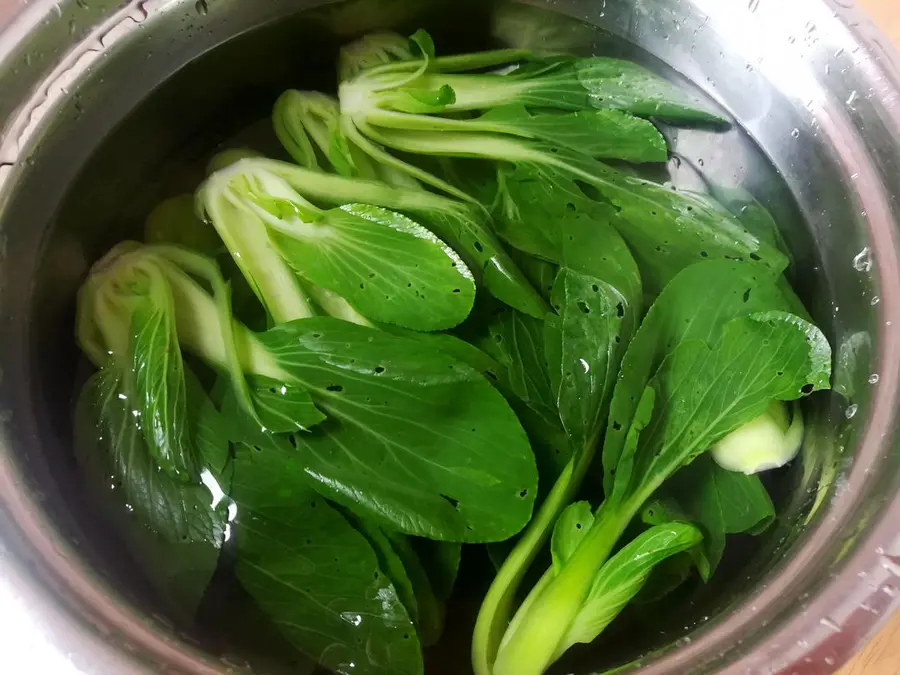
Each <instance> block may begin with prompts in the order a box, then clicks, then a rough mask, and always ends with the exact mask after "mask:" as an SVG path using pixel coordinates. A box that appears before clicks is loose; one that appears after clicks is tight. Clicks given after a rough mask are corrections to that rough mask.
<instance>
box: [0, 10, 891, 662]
mask: <svg viewBox="0 0 900 675" xmlns="http://www.w3.org/2000/svg"><path fill="white" fill-rule="evenodd" d="M806 1H807V2H808V3H809V4H810V6H816V5H818V6H820V7H822V6H824V7H829V8H832V9H834V10H835V14H836V16H837V15H840V16H839V18H840V19H841V21H842V23H843V25H844V27H845V29H846V30H847V32H848V34H849V35H850V36H852V38H853V40H854V41H855V42H856V43H857V44H860V45H862V48H863V49H865V50H867V51H868V52H869V53H870V54H871V55H872V56H873V57H874V58H870V59H868V61H867V66H866V68H865V69H864V76H865V80H866V82H868V83H871V84H872V85H873V87H874V86H875V85H878V86H879V87H882V88H883V87H885V86H887V87H888V88H889V89H890V90H891V91H893V92H898V91H900V58H898V55H897V53H896V52H895V51H894V50H893V49H891V48H885V47H884V45H886V44H889V42H888V41H887V39H886V38H885V37H884V36H883V35H882V34H881V33H880V32H879V31H878V29H877V28H875V27H874V25H873V24H872V22H871V20H870V19H869V18H868V17H867V16H865V15H863V14H862V13H861V12H860V11H859V10H856V9H852V8H847V7H846V6H845V5H844V4H842V1H841V0H806ZM171 4H173V2H172V0H145V1H144V2H138V1H137V0H132V1H131V2H129V3H128V4H127V5H126V6H125V7H123V8H122V9H121V10H119V11H118V12H116V13H115V15H114V16H112V17H110V19H109V20H107V21H105V22H104V23H103V24H102V25H100V26H98V27H97V28H96V29H95V30H94V31H92V32H91V34H90V35H88V36H86V37H85V38H84V39H83V40H81V41H80V43H79V47H83V46H84V45H87V44H91V45H98V44H99V45H101V46H102V49H101V50H99V51H98V50H97V49H96V47H93V48H92V49H90V50H85V49H82V50H81V51H80V52H79V51H78V47H76V49H75V50H73V51H72V52H69V53H68V54H66V55H65V56H64V58H63V59H62V60H61V61H60V63H59V64H58V66H57V67H56V68H55V69H54V70H53V71H52V72H51V73H50V74H48V75H47V76H46V77H45V78H44V79H43V81H42V83H41V84H40V85H39V86H38V87H37V88H36V90H35V91H37V92H39V93H37V94H34V95H33V96H32V97H31V101H30V102H29V103H28V104H26V105H25V106H23V107H22V108H21V109H20V113H19V115H18V116H17V117H13V118H12V119H11V120H10V121H8V123H7V125H6V127H5V128H4V129H3V135H2V136H0V209H2V208H3V205H4V198H5V197H6V196H7V195H8V193H9V192H10V191H11V186H12V181H13V179H14V178H15V175H16V174H17V169H18V168H19V167H18V166H17V165H18V164H19V161H20V160H21V158H22V154H23V152H24V150H25V148H26V146H27V145H28V138H30V136H29V135H28V134H29V133H36V132H37V131H38V130H39V129H40V126H41V124H42V122H43V121H44V120H45V119H49V118H51V117H52V115H53V112H54V111H55V110H56V109H57V104H58V103H59V101H61V100H63V99H64V98H65V97H66V96H67V94H66V92H65V88H64V87H62V86H54V85H59V84H60V83H61V82H64V84H65V85H67V86H68V85H69V84H70V83H76V82H77V80H78V77H80V76H82V75H84V74H85V73H86V72H87V70H88V67H89V65H90V64H91V63H93V62H94V60H96V59H97V58H100V56H102V55H103V53H105V52H106V51H108V50H109V48H110V47H111V46H112V45H113V44H115V43H116V42H117V41H118V40H119V39H122V38H124V37H125V36H126V35H127V34H128V33H129V32H132V31H133V29H135V28H137V26H138V25H139V23H140V22H139V21H136V19H135V12H136V11H138V10H139V11H140V12H142V13H143V16H144V18H147V16H149V15H150V14H152V13H153V12H156V11H165V9H166V6H167V5H171ZM751 4H752V3H751ZM56 7H57V2H55V1H54V0H33V1H32V2H27V0H26V5H25V6H24V7H23V8H20V11H19V13H18V14H16V13H15V12H16V8H15V7H14V6H12V5H11V4H9V3H6V4H4V3H0V63H2V61H3V60H4V58H6V57H7V56H8V55H9V53H10V50H11V48H12V46H13V45H14V44H15V43H16V41H17V40H18V39H20V38H21V36H22V35H26V34H28V33H29V32H30V31H32V30H34V29H35V28H36V27H38V26H40V24H41V22H42V21H44V20H45V19H46V18H47V17H50V16H52V15H53V14H54V13H55V12H56V11H58V10H57V9H56ZM129 21H130V22H131V23H130V25H129ZM4 26H5V28H4ZM117 26H121V27H122V30H121V31H120V32H118V33H116V34H115V39H113V40H110V41H103V42H101V41H100V40H99V37H100V36H101V35H105V36H108V35H110V30H111V28H115V27H117ZM85 54H90V59H89V60H88V61H83V60H79V59H83V57H84V56H85ZM22 111H28V112H27V114H25V113H24V112H22ZM38 111H39V112H40V114H39V115H38V116H37V117H35V113H36V112H38ZM881 111H882V114H883V116H882V123H883V124H884V125H885V126H887V127H888V128H889V129H890V130H891V132H892V136H891V137H892V139H893V142H894V145H895V146H897V147H898V148H900V108H898V107H897V106H894V105H887V104H885V105H884V106H883V107H882V109H881ZM815 114H816V117H817V120H818V121H819V123H820V125H821V128H822V134H823V135H826V136H828V137H829V138H830V139H833V140H843V141H846V142H844V143H843V144H837V145H836V146H835V151H836V153H837V155H838V161H840V162H841V164H842V165H844V166H845V167H847V169H848V174H850V173H858V174H859V175H860V179H859V180H858V181H857V182H856V189H857V195H856V196H857V198H858V199H859V203H860V205H861V206H862V208H863V209H865V211H866V213H867V214H868V223H869V234H870V239H871V242H872V244H871V245H872V247H873V249H874V251H875V252H876V258H877V266H876V272H877V280H878V286H879V296H880V303H879V308H878V319H879V323H878V332H877V344H878V350H879V353H878V360H879V373H880V382H879V386H878V387H876V388H875V389H874V390H873V395H872V398H871V401H870V409H869V415H868V419H867V423H866V427H865V433H864V435H863V437H862V439H861V440H860V442H859V443H858V446H857V448H856V451H855V453H854V458H855V460H854V463H853V466H852V468H851V469H850V471H849V472H848V473H847V475H846V484H847V485H848V486H854V485H862V484H864V482H865V476H866V474H867V473H868V471H869V467H870V466H871V465H872V464H873V463H874V462H875V461H876V459H878V458H879V457H880V456H881V455H883V454H884V453H885V452H887V451H888V450H889V449H890V448H891V447H892V446H893V445H894V444H895V442H896V439H895V435H896V431H895V427H896V423H895V417H896V416H895V411H896V410H897V409H898V407H900V339H898V336H897V334H896V331H897V329H898V328H900V245H898V244H900V241H898V231H897V222H898V221H897V217H896V216H895V215H894V213H893V211H892V207H891V204H890V203H889V200H888V199H887V198H886V195H885V194H884V192H883V191H881V190H879V189H878V187H877V186H878V185H879V179H878V177H877V176H876V172H875V169H874V167H872V166H871V165H870V164H869V163H868V162H867V161H866V156H865V148H863V147H861V146H860V145H859V144H858V143H854V141H853V138H854V134H853V133H846V132H844V131H842V129H843V127H844V126H846V124H847V123H848V122H847V120H846V117H845V116H844V115H843V114H839V113H838V111H837V110H835V109H832V108H830V107H829V104H828V103H824V104H822V106H821V107H820V108H819V109H817V110H816V111H815ZM13 136H15V137H16V139H17V143H15V144H11V143H10V142H9V141H10V138H11V137H13ZM848 139H849V140H848ZM3 434H4V430H3V428H2V426H0V518H2V520H3V524H2V528H0V530H2V532H3V534H4V538H5V541H4V540H0V554H5V553H6V551H5V550H4V549H5V548H6V549H9V550H10V551H12V550H13V549H15V551H16V554H17V555H18V559H15V558H14V556H13V555H0V584H2V585H5V586H8V587H11V588H15V589H17V595H21V596H22V597H25V598H28V599H29V602H31V603H34V604H36V605H38V606H39V608H40V615H41V618H42V622H44V625H45V626H46V627H47V628H48V630H47V632H48V633H50V634H52V636H51V642H53V643H55V645H56V646H58V647H59V648H60V651H61V652H63V653H66V654H70V655H72V656H73V658H74V659H75V660H83V661H84V662H86V663H89V664H90V666H91V667H92V668H93V667H95V666H97V665H99V666H100V667H101V668H102V669H103V670H101V671H99V672H110V673H113V672H116V673H129V672H133V673H139V672H159V670H160V669H161V668H165V672H186V673H194V674H197V675H221V674H223V673H233V672H234V665H233V664H228V663H223V662H222V661H219V660H217V659H215V658H213V657H211V656H209V655H208V654H205V653H203V652H202V651H201V650H199V649H198V648H196V647H195V646H193V645H191V644H189V643H187V642H185V641H184V640H183V639H181V638H180V637H179V636H176V635H174V634H173V633H172V632H171V631H170V630H168V629H163V628H162V627H161V626H160V625H158V622H157V621H156V620H155V619H153V618H148V617H144V616H142V615H141V614H140V613H139V612H138V611H137V610H136V609H135V608H134V607H132V606H131V605H130V604H128V603H123V602H122V599H121V598H120V597H119V595H118V594H117V593H116V592H115V591H114V590H113V589H111V588H110V587H109V586H108V584H107V583H106V582H105V581H104V580H103V579H101V578H100V577H99V576H98V575H96V573H94V572H93V571H92V570H86V569H85V568H84V567H83V566H82V565H81V564H79V562H78V555H77V553H76V552H75V551H73V550H72V549H71V545H70V544H69V543H68V542H65V541H63V540H62V539H61V537H58V535H57V533H56V530H55V528H54V525H53V523H52V522H50V520H49V518H48V517H47V516H46V514H45V513H44V512H43V511H42V509H41V508H40V504H39V503H37V502H36V501H35V500H34V499H33V498H31V497H30V496H29V495H28V494H26V492H25V490H24V489H23V487H22V484H21V481H20V479H19V473H20V472H19V469H18V467H17V466H16V463H15V461H14V460H13V458H12V452H11V449H10V447H9V443H8V439H6V438H5V437H4V435H3ZM853 492H854V491H853V490H852V489H847V490H845V491H844V492H843V493H842V494H838V495H836V496H835V498H834V499H833V501H832V502H831V504H830V506H829V513H830V514H831V516H832V517H829V518H825V519H822V521H821V522H820V523H818V524H817V525H816V526H815V533H814V536H809V537H807V538H806V539H805V541H804V542H803V543H802V544H801V545H798V546H797V547H796V550H795V551H794V552H793V555H792V556H791V559H790V560H789V561H788V562H787V563H786V564H785V565H784V566H783V567H782V568H781V569H780V570H779V571H778V573H777V575H773V576H772V577H771V578H770V580H769V583H768V585H766V586H765V587H763V588H761V589H760V590H758V591H757V592H756V593H754V594H753V595H752V596H751V597H749V598H748V599H747V600H746V601H745V602H743V603H742V604H741V606H740V607H738V608H735V609H734V610H733V611H732V612H730V613H728V614H727V615H725V616H724V617H723V618H722V619H721V621H719V622H718V623H717V624H716V625H715V626H712V627H709V628H708V629H706V630H704V631H701V632H700V634H699V635H698V637H696V638H695V639H693V640H692V641H691V642H690V643H688V644H684V645H681V646H680V647H679V648H678V649H677V650H673V651H670V652H669V653H667V654H666V655H665V656H663V657H662V658H660V659H658V660H656V661H654V662H651V663H648V664H647V665H646V666H644V668H643V669H642V670H643V671H644V672H646V673H647V675H664V674H666V673H673V672H687V669H689V668H697V667H701V666H703V665H704V664H705V663H708V662H709V660H710V658H711V655H712V656H715V655H719V654H723V653H725V652H726V651H728V650H730V649H732V648H733V647H734V646H735V645H736V644H740V643H741V640H742V638H743V636H744V635H748V634H750V633H751V632H753V631H758V630H762V628H763V626H762V625H760V620H759V619H757V618H755V617H754V614H755V613H757V610H759V614H763V610H764V609H765V608H767V607H771V606H775V605H778V604H779V603H780V601H781V600H782V599H783V598H785V597H790V595H791V592H792V589H793V588H794V586H795V585H796V583H797V580H798V579H801V578H803V577H804V576H805V568H806V567H807V566H809V565H810V563H811V562H813V561H815V560H817V559H821V558H823V557H824V556H825V554H826V552H827V549H828V548H829V547H831V546H832V545H833V543H834V540H835V538H836V537H837V536H838V535H839V533H840V532H841V530H842V529H845V528H846V527H847V524H848V523H849V522H850V519H851V518H852V517H853V515H855V512H854V508H853V507H854V500H853ZM898 519H900V493H898V494H896V495H895V496H894V497H893V498H892V499H891V500H890V501H889V502H888V503H887V504H885V505H884V506H883V507H882V508H881V509H880V510H879V512H878V523H877V525H875V526H874V527H873V528H872V529H871V530H870V531H869V532H867V533H866V534H865V535H864V536H862V537H861V538H860V540H859V543H857V544H856V548H855V552H854V553H853V554H852V555H850V556H849V557H848V558H847V559H846V561H845V562H844V564H843V567H842V569H841V570H840V571H839V572H838V573H837V574H836V575H835V576H834V577H833V579H832V580H831V582H830V583H829V584H828V585H827V586H826V587H825V588H824V589H822V590H820V591H818V592H817V595H816V596H815V597H814V598H812V599H811V601H810V603H809V604H808V606H807V607H806V609H805V611H804V612H803V613H802V614H800V615H795V616H792V617H791V618H789V619H787V620H785V621H783V622H782V624H781V625H778V626H777V627H773V629H772V630H771V631H770V632H769V634H768V635H766V636H764V637H762V638H761V639H760V640H759V641H757V642H756V643H755V644H753V648H752V650H749V651H746V653H744V654H743V655H742V656H740V657H739V658H738V659H737V660H736V661H734V662H733V663H731V664H730V665H729V666H727V667H726V668H725V669H724V670H723V672H725V673H729V674H734V675H737V674H738V673H741V674H743V673H759V672H776V673H785V674H786V675H788V674H790V673H794V672H797V673H804V672H810V673H812V672H817V673H818V672H822V670H821V663H822V662H824V664H825V665H826V667H827V668H831V667H833V668H837V667H839V666H840V664H842V663H843V662H845V661H846V660H847V659H848V658H849V657H850V656H851V655H852V654H853V653H854V651H855V650H856V649H857V648H858V647H859V646H860V645H861V644H862V643H863V641H864V640H866V639H867V638H868V637H870V636H871V635H872V634H873V633H874V632H875V631H876V630H877V629H878V628H879V627H880V626H881V625H882V624H883V623H884V622H885V621H886V620H887V618H888V617H889V616H890V613H891V612H892V611H893V610H894V609H895V608H896V607H897V606H898V605H900V597H897V596H898V595H900V594H898V593H897V592H896V588H897V586H898V585H900V538H898V529H900V528H898V526H897V525H894V524H893V521H898ZM873 579H877V580H879V582H878V585H877V586H875V587H874V588H873V585H872V580H873ZM848 589H849V591H848ZM888 589H894V591H893V592H891V593H889V592H888ZM122 644H130V645H133V646H134V649H133V651H132V650H127V651H126V650H123V649H122V647H121V645H122ZM79 653H81V654H90V655H91V656H90V659H85V658H82V659H79V657H78V656H77V655H78V654H79ZM73 663H74V662H73ZM805 664H818V666H819V669H818V670H814V671H813V670H804V667H805Z"/></svg>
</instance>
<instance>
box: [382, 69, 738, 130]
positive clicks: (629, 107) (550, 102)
mask: <svg viewBox="0 0 900 675" xmlns="http://www.w3.org/2000/svg"><path fill="white" fill-rule="evenodd" d="M389 78H394V81H396V76H394V75H386V76H385V78H384V81H385V82H391V79H389ZM377 82H378V79H377V78H370V80H369V81H368V82H366V84H367V85H368V86H369V87H371V88H373V89H375V90H377V89H378V88H379V86H381V85H379V84H377ZM415 84H416V86H417V87H423V88H427V89H436V88H438V87H441V86H451V87H453V89H454V90H455V91H456V102H455V103H454V104H453V105H452V106H449V107H448V108H447V110H448V111H463V110H489V109H491V108H497V107H498V106H503V105H507V104H510V103H516V104H519V105H524V106H525V107H526V108H529V109H531V108H538V109H541V108H544V109H548V108H549V109H556V110H565V111H580V110H590V109H601V110H603V109H613V110H621V111H624V112H628V113H631V114H633V115H638V116H641V117H654V118H657V119H661V120H665V121H670V122H676V123H678V122H711V123H714V124H723V123H725V120H724V119H723V118H722V117H721V116H720V115H718V114H717V113H715V112H713V111H712V110H711V109H710V107H709V106H708V105H707V104H706V103H705V102H703V101H700V100H698V99H696V98H695V97H693V96H691V95H689V94H686V93H685V92H684V91H682V90H681V89H680V88H679V87H677V86H675V85H673V84H671V83H669V82H667V81H666V80H664V79H662V78H661V77H659V76H657V75H655V74H653V73H651V72H650V71H649V70H647V69H645V68H643V67H642V66H639V65H637V64H636V63H632V62H630V61H622V60H619V59H611V58H604V57H592V58H584V59H573V58H569V57H554V58H551V59H543V60H540V59H539V60H537V61H536V62H534V63H526V64H525V65H524V66H521V67H519V68H518V69H516V70H513V71H512V72H511V73H509V74H507V75H496V74H491V73H488V74H476V75H442V74H438V73H436V72H433V73H429V74H427V75H425V76H423V77H421V78H419V79H418V80H416V83H415ZM394 93H395V92H393V91H391V92H378V91H375V92H372V105H373V106H378V107H387V108H390V106H391V102H392V98H391V96H390V94H394Z"/></svg>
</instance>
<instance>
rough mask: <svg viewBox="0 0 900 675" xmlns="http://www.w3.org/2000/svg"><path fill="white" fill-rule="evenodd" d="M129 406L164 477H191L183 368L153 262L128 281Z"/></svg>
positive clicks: (167, 292) (193, 466)
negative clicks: (131, 397)
mask: <svg viewBox="0 0 900 675" xmlns="http://www.w3.org/2000/svg"><path fill="white" fill-rule="evenodd" d="M127 292H128V294H129V296H130V297H131V300H130V302H131V304H132V313H131V353H132V369H133V372H134V394H135V400H134V403H133V405H134V406H135V408H136V409H137V410H139V411H140V415H141V427H142V430H143V436H144V440H145V441H146V442H147V447H148V448H149V450H150V452H151V453H152V455H153V457H154V458H155V459H156V461H157V462H158V463H159V465H160V467H162V468H163V470H165V471H166V472H167V473H169V474H172V475H173V476H175V477H177V478H178V479H180V480H182V481H187V480H191V479H193V478H196V475H197V457H196V448H195V447H194V443H193V438H192V437H191V434H190V430H189V426H188V419H187V416H188V412H187V402H186V393H185V383H184V364H183V363H182V360H181V348H180V346H179V344H178V333H177V332H176V330H175V308H174V304H173V300H172V291H171V289H170V288H169V284H168V283H166V281H165V279H164V278H163V275H162V271H161V270H160V269H159V268H158V267H157V266H156V265H154V264H149V263H148V264H145V265H142V266H141V267H140V268H135V275H134V278H133V279H131V280H129V287H128V291H127Z"/></svg>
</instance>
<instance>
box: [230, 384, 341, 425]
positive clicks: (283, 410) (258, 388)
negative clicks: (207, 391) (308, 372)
mask: <svg viewBox="0 0 900 675" xmlns="http://www.w3.org/2000/svg"><path fill="white" fill-rule="evenodd" d="M246 379H247V385H248V388H249V391H250V400H251V401H252V403H253V408H254V410H255V411H256V414H257V416H258V417H259V422H260V424H262V426H263V428H265V430H266V431H270V432H272V433H276V434H282V433H294V432H296V431H306V430H308V429H311V428H312V427H314V426H316V425H317V424H319V423H320V422H322V421H323V420H324V419H325V415H324V414H322V412H321V411H320V410H319V409H318V408H316V404H315V403H314V402H313V400H312V397H311V396H310V395H309V392H308V391H306V389H304V388H303V387H300V386H297V385H296V384H293V383H286V382H278V381H277V380H272V379H269V378H266V377H262V376H259V375H251V376H248V377H247V378H246Z"/></svg>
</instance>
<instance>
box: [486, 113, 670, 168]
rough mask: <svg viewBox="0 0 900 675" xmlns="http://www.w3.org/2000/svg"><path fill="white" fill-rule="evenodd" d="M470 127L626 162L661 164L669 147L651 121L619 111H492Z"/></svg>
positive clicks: (666, 155)
mask: <svg viewBox="0 0 900 675" xmlns="http://www.w3.org/2000/svg"><path fill="white" fill-rule="evenodd" d="M474 122H475V124H472V125H471V126H473V127H475V128H478V129H480V130H483V131H496V132H500V133H508V134H512V135H514V136H522V137H525V138H533V139H536V140H541V141H546V142H548V143H555V144H558V145H562V146H565V147H567V148H571V149H572V150H577V151H578V152H582V153H584V154H586V155H590V156H591V157H597V158H601V159H602V158H606V159H621V160H625V161H629V162H664V161H666V159H667V157H668V146H667V145H666V140H665V139H664V138H663V136H662V134H660V133H659V131H658V130H657V129H656V127H655V126H653V125H652V124H651V123H650V122H648V121H646V120H643V119H640V118H638V117H634V116H632V115H629V114H627V113H624V112H621V111H619V110H583V111H579V112H574V113H562V114H560V113H546V112H545V113H542V114H532V113H529V112H528V110H527V109H526V108H525V106H523V105H519V104H510V105H507V106H502V107H498V108H494V109H493V110H490V111H488V112H486V113H485V114H484V115H482V116H481V117H478V118H476V119H475V120H474Z"/></svg>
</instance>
